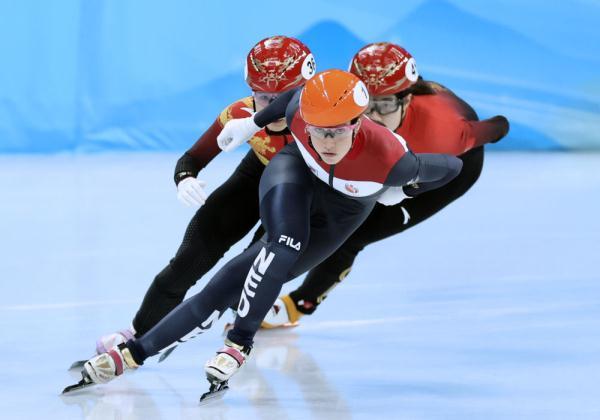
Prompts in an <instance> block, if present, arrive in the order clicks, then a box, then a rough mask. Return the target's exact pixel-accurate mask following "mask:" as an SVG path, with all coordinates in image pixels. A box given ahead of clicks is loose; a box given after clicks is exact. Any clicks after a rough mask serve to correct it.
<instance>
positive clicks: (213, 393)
mask: <svg viewBox="0 0 600 420" xmlns="http://www.w3.org/2000/svg"><path fill="white" fill-rule="evenodd" d="M228 389H229V385H227V381H225V382H222V383H220V384H212V385H211V386H210V389H209V390H208V392H205V393H204V394H202V395H201V396H200V405H204V404H208V403H210V402H214V401H218V400H220V399H222V398H223V396H224V395H225V392H227V390H228Z"/></svg>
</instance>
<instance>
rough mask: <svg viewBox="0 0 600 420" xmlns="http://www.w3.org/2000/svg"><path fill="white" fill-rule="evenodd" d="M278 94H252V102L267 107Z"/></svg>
mask: <svg viewBox="0 0 600 420" xmlns="http://www.w3.org/2000/svg"><path fill="white" fill-rule="evenodd" d="M279 95H280V94H279V93H269V92H256V91H254V92H252V97H253V98H254V102H255V103H256V104H258V105H261V106H263V107H266V106H268V105H269V104H270V103H271V102H273V101H274V100H275V99H277V97H278V96H279Z"/></svg>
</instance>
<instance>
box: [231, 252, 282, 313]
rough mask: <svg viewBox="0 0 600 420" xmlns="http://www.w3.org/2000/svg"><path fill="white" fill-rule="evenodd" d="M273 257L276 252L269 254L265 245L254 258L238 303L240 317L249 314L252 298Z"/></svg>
mask: <svg viewBox="0 0 600 420" xmlns="http://www.w3.org/2000/svg"><path fill="white" fill-rule="evenodd" d="M273 258H275V254H274V253H272V252H269V255H267V250H266V249H265V248H264V247H263V248H262V249H261V250H260V252H259V253H258V255H257V256H256V258H255V259H254V262H253V263H252V267H250V271H248V275H247V276H246V281H245V282H244V290H242V296H241V297H240V304H239V305H238V310H237V314H238V316H239V317H240V318H244V317H245V316H246V315H248V312H249V311H250V298H253V297H254V295H256V288H257V287H258V283H260V282H261V281H262V279H263V276H264V275H265V273H266V271H267V268H269V265H271V262H272V261H273Z"/></svg>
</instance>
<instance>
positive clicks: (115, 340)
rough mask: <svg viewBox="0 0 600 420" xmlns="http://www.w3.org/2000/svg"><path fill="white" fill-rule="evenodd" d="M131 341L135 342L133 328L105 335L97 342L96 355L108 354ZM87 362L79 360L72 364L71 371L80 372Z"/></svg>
mask: <svg viewBox="0 0 600 420" xmlns="http://www.w3.org/2000/svg"><path fill="white" fill-rule="evenodd" d="M129 340H135V330H134V329H133V326H131V327H129V328H126V329H124V330H121V331H117V332H114V333H111V334H106V335H103V336H102V337H100V338H99V339H98V340H97V341H96V354H97V355H98V354H102V353H107V352H108V351H109V350H110V349H112V348H113V347H115V346H118V345H119V344H123V343H126V342H128V341H129ZM85 362H87V359H85V360H77V361H75V362H73V363H72V364H71V366H70V367H69V370H71V371H73V370H75V371H79V370H80V369H81V368H82V367H83V365H84V364H85Z"/></svg>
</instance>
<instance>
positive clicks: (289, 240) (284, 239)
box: [279, 235, 301, 251]
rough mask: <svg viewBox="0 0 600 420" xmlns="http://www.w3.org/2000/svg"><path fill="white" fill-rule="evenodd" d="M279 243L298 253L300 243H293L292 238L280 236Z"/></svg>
mask: <svg viewBox="0 0 600 420" xmlns="http://www.w3.org/2000/svg"><path fill="white" fill-rule="evenodd" d="M279 243H280V244H281V243H284V244H286V245H287V246H289V247H290V248H293V249H295V250H296V251H300V247H301V243H300V242H296V243H294V238H291V237H289V236H285V235H281V236H280V237H279Z"/></svg>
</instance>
